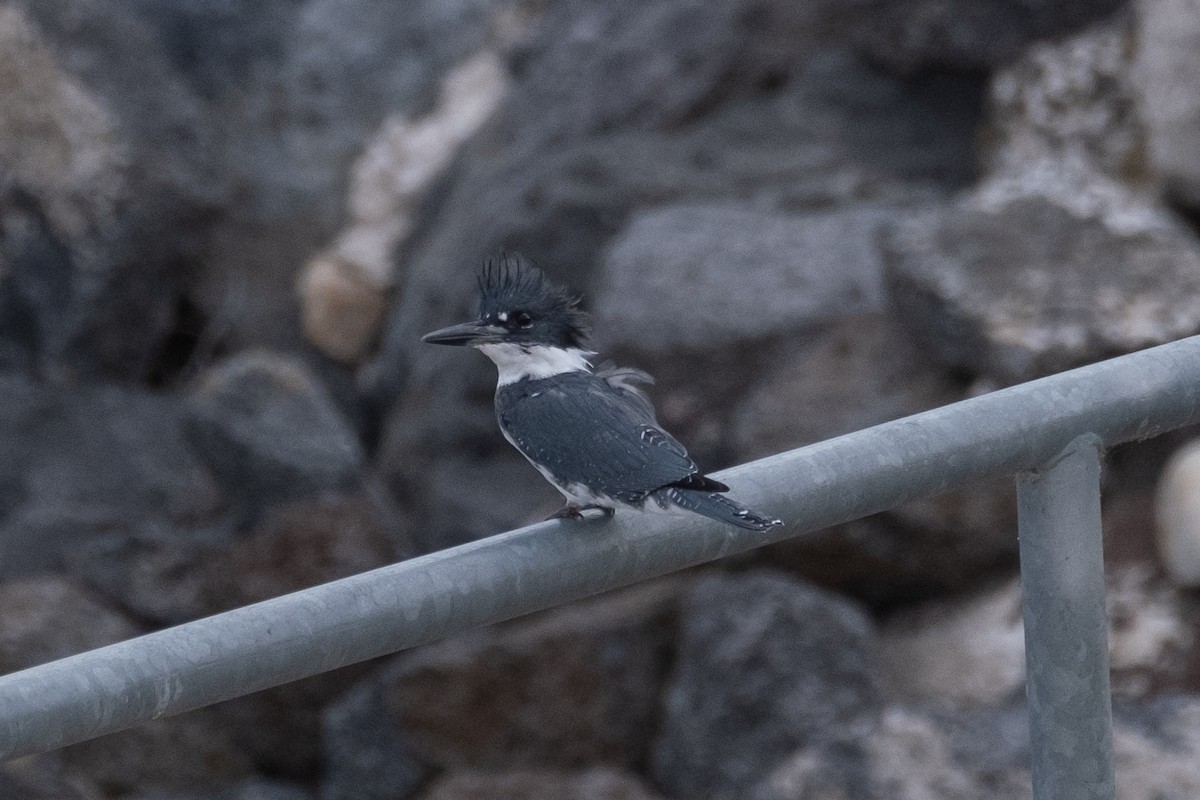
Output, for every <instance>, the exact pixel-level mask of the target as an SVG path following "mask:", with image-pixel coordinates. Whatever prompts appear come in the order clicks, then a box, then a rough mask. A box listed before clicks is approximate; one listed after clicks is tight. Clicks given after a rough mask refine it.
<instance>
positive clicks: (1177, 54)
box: [1131, 0, 1200, 208]
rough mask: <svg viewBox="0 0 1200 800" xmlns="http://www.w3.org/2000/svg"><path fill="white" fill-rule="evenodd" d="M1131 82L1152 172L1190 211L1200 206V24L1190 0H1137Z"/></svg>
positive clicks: (1134, 6)
mask: <svg viewBox="0 0 1200 800" xmlns="http://www.w3.org/2000/svg"><path fill="white" fill-rule="evenodd" d="M1133 8H1134V12H1135V16H1136V19H1137V23H1136V33H1135V39H1136V44H1135V45H1134V47H1133V48H1132V49H1133V52H1134V56H1133V59H1134V65H1133V69H1132V70H1131V79H1132V81H1133V83H1134V85H1135V86H1136V87H1137V98H1138V111H1139V113H1140V115H1141V117H1142V119H1143V120H1144V121H1145V127H1146V151H1147V156H1148V158H1149V162H1150V166H1151V169H1152V170H1153V171H1154V172H1155V173H1156V174H1157V175H1158V176H1159V177H1160V178H1161V179H1162V180H1163V181H1165V183H1166V185H1167V188H1168V190H1169V191H1170V192H1171V193H1172V194H1174V195H1175V196H1176V197H1177V198H1178V199H1179V200H1181V201H1182V202H1184V203H1186V204H1187V205H1189V206H1191V207H1193V208H1194V207H1197V206H1200V166H1198V165H1197V163H1196V148H1195V142H1196V140H1197V138H1198V137H1200V94H1198V93H1197V92H1196V88H1195V87H1196V85H1197V81H1198V80H1200V56H1197V52H1198V50H1197V45H1200V21H1197V18H1196V7H1195V4H1194V3H1192V2H1189V0H1139V1H1138V2H1136V3H1133Z"/></svg>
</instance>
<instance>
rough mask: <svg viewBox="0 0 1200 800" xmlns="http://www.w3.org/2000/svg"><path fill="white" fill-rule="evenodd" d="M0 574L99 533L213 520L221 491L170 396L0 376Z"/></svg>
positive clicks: (22, 569)
mask: <svg viewBox="0 0 1200 800" xmlns="http://www.w3.org/2000/svg"><path fill="white" fill-rule="evenodd" d="M0 395H3V396H4V398H5V402H4V403H0V442H3V444H0V456H3V458H2V459H0V575H6V576H12V575H22V574H29V573H35V572H41V571H45V570H48V569H54V568H56V567H58V566H59V565H60V564H61V562H62V556H63V555H64V554H71V553H74V552H76V550H77V549H78V548H79V547H82V546H84V543H85V542H89V541H91V540H93V539H95V538H97V537H101V536H104V535H108V534H111V533H112V532H114V531H116V532H120V533H124V532H125V531H128V530H130V529H137V528H139V527H143V526H151V527H153V526H158V527H163V526H165V527H175V526H179V527H182V528H191V527H195V526H203V525H205V524H209V523H211V522H212V521H213V520H214V519H215V518H217V517H218V516H219V515H220V514H221V513H222V511H223V506H224V503H225V500H224V498H223V496H222V495H221V493H220V490H219V488H218V487H217V485H216V483H215V482H214V481H213V479H212V476H211V475H210V474H209V473H208V471H207V470H206V469H205V467H204V465H203V464H202V463H201V462H200V460H199V459H198V458H197V457H196V455H195V453H194V452H193V451H192V449H191V447H190V445H189V444H188V442H187V440H186V438H185V437H184V434H183V423H182V414H181V409H180V403H179V401H178V399H177V398H175V397H173V396H170V395H163V394H157V393H153V392H143V391H136V390H131V389H122V388H117V387H111V386H109V387H96V388H78V389H66V388H61V387H55V386H48V385H44V384H40V383H36V382H33V381H31V380H29V379H27V378H22V377H18V376H16V375H7V376H0Z"/></svg>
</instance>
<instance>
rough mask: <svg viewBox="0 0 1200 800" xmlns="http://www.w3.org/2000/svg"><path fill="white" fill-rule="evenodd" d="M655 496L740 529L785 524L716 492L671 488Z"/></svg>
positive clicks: (753, 529)
mask: <svg viewBox="0 0 1200 800" xmlns="http://www.w3.org/2000/svg"><path fill="white" fill-rule="evenodd" d="M655 494H657V495H661V497H662V499H664V500H666V501H667V502H668V503H670V504H672V505H676V506H679V507H680V508H683V509H687V510H688V511H694V512H696V513H697V514H701V515H703V516H706V517H709V518H711V519H715V520H718V521H720V522H727V523H729V524H730V525H736V526H738V527H739V528H745V529H746V530H751V531H765V530H769V529H771V528H774V527H775V526H777V525H782V524H783V521H782V520H778V519H768V518H767V517H764V516H761V515H759V514H756V513H754V512H753V511H751V510H750V509H748V508H743V507H742V506H739V505H738V504H737V503H735V502H733V501H732V500H730V499H729V498H728V497H725V496H723V495H720V494H717V493H716V492H704V491H697V490H695V489H679V488H676V487H674V486H669V487H667V488H665V489H660V490H659V491H658V492H655Z"/></svg>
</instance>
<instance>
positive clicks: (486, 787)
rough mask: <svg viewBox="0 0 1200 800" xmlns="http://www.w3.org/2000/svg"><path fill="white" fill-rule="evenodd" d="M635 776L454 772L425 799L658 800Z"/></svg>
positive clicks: (597, 770) (602, 771) (599, 771)
mask: <svg viewBox="0 0 1200 800" xmlns="http://www.w3.org/2000/svg"><path fill="white" fill-rule="evenodd" d="M656 797H657V795H655V794H653V793H652V792H651V791H650V790H649V789H647V788H646V786H645V785H644V784H643V783H642V782H641V781H639V780H638V779H637V778H636V777H634V776H633V775H630V774H628V773H625V772H622V771H620V770H615V769H610V768H606V767H594V768H592V769H588V770H584V771H582V772H551V771H548V770H545V771H537V770H526V771H519V772H500V773H489V772H452V773H450V774H448V775H445V776H443V777H441V778H438V779H437V780H435V781H434V782H433V784H432V786H430V788H429V789H428V790H426V791H425V793H424V794H422V795H421V796H420V798H421V800H654V799H655V798H656Z"/></svg>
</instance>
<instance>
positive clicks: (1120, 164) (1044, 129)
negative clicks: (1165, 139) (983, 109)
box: [984, 15, 1149, 182]
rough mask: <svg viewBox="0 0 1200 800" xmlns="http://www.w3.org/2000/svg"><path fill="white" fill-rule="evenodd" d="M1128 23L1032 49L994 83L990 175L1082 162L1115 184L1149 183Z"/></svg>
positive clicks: (1116, 23)
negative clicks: (1067, 161) (1046, 163)
mask: <svg viewBox="0 0 1200 800" xmlns="http://www.w3.org/2000/svg"><path fill="white" fill-rule="evenodd" d="M1129 22H1130V20H1129V18H1128V17H1127V16H1125V15H1120V16H1118V18H1117V19H1115V20H1113V21H1111V22H1109V23H1106V24H1102V25H1097V26H1094V27H1092V28H1089V29H1088V30H1086V31H1084V32H1082V33H1079V34H1076V35H1074V36H1070V37H1068V38H1066V39H1063V40H1061V41H1043V42H1037V43H1035V44H1033V45H1032V46H1030V47H1029V48H1028V49H1027V50H1026V51H1025V52H1024V54H1023V55H1022V56H1021V58H1020V59H1018V60H1017V61H1016V62H1014V63H1013V64H1010V65H1008V66H1005V67H1003V68H1002V69H1000V70H998V71H997V72H996V73H995V75H994V76H993V77H992V81H991V88H990V91H989V97H988V107H989V108H988V118H989V125H988V135H987V137H986V138H985V139H984V143H985V146H986V149H985V151H984V161H985V163H986V169H987V171H988V172H990V173H993V174H1002V173H1005V172H1009V171H1013V170H1019V169H1020V168H1021V167H1023V166H1025V165H1028V164H1034V163H1038V162H1041V161H1046V160H1058V159H1068V158H1070V159H1079V160H1083V161H1086V162H1087V163H1089V164H1090V165H1092V166H1093V167H1094V168H1095V169H1096V170H1098V171H1099V172H1101V173H1102V174H1104V175H1106V176H1108V177H1110V178H1114V179H1117V180H1125V181H1139V180H1140V181H1141V182H1145V181H1147V179H1148V177H1149V176H1147V175H1146V174H1145V166H1144V159H1145V154H1144V139H1145V132H1144V130H1143V125H1142V120H1141V117H1140V116H1139V114H1138V109H1137V102H1138V100H1137V92H1136V91H1135V89H1134V86H1133V81H1132V80H1131V77H1130V72H1131V69H1130V67H1131V64H1130V59H1131V52H1132V50H1133V48H1132V46H1131V42H1130V39H1131V31H1130V27H1131V26H1130V24H1129Z"/></svg>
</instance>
